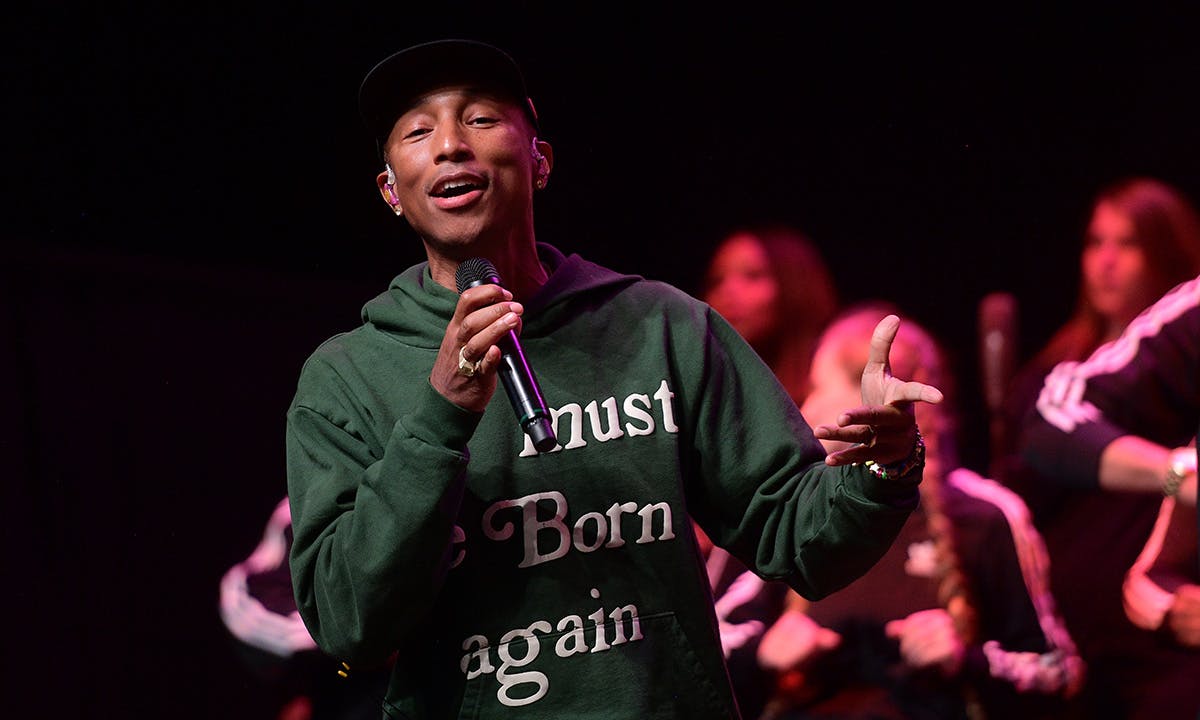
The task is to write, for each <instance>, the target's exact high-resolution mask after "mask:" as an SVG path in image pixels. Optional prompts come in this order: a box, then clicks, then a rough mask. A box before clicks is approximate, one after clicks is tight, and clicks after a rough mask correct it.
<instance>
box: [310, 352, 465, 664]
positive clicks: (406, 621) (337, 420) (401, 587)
mask: <svg viewBox="0 0 1200 720" xmlns="http://www.w3.org/2000/svg"><path fill="white" fill-rule="evenodd" d="M340 387H342V385H341V384H340V383H339V382H338V378H337V375H336V373H335V372H334V371H333V370H332V369H331V368H330V367H329V366H328V365H326V364H324V363H322V362H320V361H310V362H309V364H308V365H307V366H306V368H305V371H304V372H303V373H302V375H301V380H300V384H299V390H298V393H297V397H296V400H295V401H293V404H292V407H291V408H290V410H289V412H288V416H287V443H286V447H287V472H288V494H289V498H290V501H291V509H292V522H293V528H294V533H295V539H294V544H293V546H292V550H291V570H292V580H293V584H294V586H295V594H296V604H297V606H298V608H299V610H300V614H301V616H302V617H303V619H304V622H305V624H306V625H307V627H308V629H309V631H310V632H311V633H312V636H313V638H314V639H315V640H316V642H317V644H318V645H319V646H320V647H321V648H322V649H323V650H325V651H326V652H328V653H329V654H331V655H333V656H334V657H337V658H339V659H344V660H346V661H349V662H359V663H364V664H376V663H380V662H383V661H385V660H386V659H387V657H388V654H389V653H390V652H392V651H393V650H394V649H395V648H396V647H397V646H398V644H399V642H400V639H401V638H402V637H404V636H405V635H406V634H408V633H409V632H411V631H412V630H413V628H414V627H415V626H416V624H418V623H420V622H421V619H422V618H427V617H428V615H429V609H430V607H431V605H432V603H433V599H434V598H435V597H436V596H437V593H438V591H439V589H440V588H441V586H442V584H443V582H444V580H445V577H446V573H447V571H448V570H449V568H450V566H451V563H452V559H453V558H452V553H453V551H454V543H455V537H456V531H457V530H456V527H455V523H454V519H455V517H456V516H457V511H458V507H459V504H460V502H461V500H462V495H463V489H464V486H465V474H466V465H467V459H468V458H467V440H468V439H469V438H470V436H471V434H472V433H473V432H474V429H475V427H476V425H477V424H478V422H479V417H480V416H479V415H477V414H474V413H470V412H468V411H465V410H463V409H461V408H458V407H457V406H455V405H453V404H452V403H450V402H448V401H446V400H445V399H444V398H442V397H441V396H440V395H438V394H437V392H436V391H434V389H433V388H432V387H431V386H429V384H428V383H424V384H423V386H422V387H421V388H420V389H419V390H418V391H417V392H416V393H414V397H412V398H411V402H410V403H409V404H408V407H407V408H406V411H405V412H404V413H402V414H401V415H400V416H399V417H398V419H397V420H396V422H395V424H394V426H393V428H392V431H391V435H390V436H389V437H387V438H386V440H385V443H384V445H383V447H382V448H378V447H373V445H372V443H371V442H369V441H368V440H367V439H366V433H365V432H363V430H362V428H363V427H365V425H366V424H367V421H366V420H365V419H363V418H360V417H358V415H357V413H358V412H361V411H356V410H354V408H355V405H354V404H353V403H352V402H351V401H350V400H349V399H348V398H344V397H342V398H339V395H338V392H339V391H338V388H340ZM331 388H332V390H331ZM397 577H405V578H410V579H411V580H410V581H408V582H404V583H396V582H395V578H397Z"/></svg>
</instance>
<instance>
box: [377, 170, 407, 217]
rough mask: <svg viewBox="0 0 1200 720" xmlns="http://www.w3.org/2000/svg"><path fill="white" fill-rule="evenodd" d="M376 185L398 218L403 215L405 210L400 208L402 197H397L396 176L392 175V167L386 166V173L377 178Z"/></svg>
mask: <svg viewBox="0 0 1200 720" xmlns="http://www.w3.org/2000/svg"><path fill="white" fill-rule="evenodd" d="M375 185H376V186H378V187H379V194H380V195H381V196H382V197H383V201H384V202H385V203H387V204H388V207H390V208H391V209H392V212H394V213H396V215H397V216H399V215H403V214H404V209H403V208H401V207H400V197H399V196H398V195H396V188H395V185H396V176H395V174H393V173H392V168H391V166H385V169H384V171H383V172H381V173H379V174H378V175H376V176H375Z"/></svg>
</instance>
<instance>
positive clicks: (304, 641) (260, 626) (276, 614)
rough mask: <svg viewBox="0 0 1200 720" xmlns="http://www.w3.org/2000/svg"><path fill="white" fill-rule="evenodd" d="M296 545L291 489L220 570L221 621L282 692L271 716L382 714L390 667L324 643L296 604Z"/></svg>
mask: <svg viewBox="0 0 1200 720" xmlns="http://www.w3.org/2000/svg"><path fill="white" fill-rule="evenodd" d="M291 546H292V515H291V511H290V509H289V507H288V501H287V498H286V497H285V498H283V499H282V500H280V501H279V504H277V505H276V506H275V509H274V511H273V512H272V513H271V516H270V517H269V518H268V519H267V525H266V527H265V528H264V529H263V535H262V539H261V540H260V541H259V544H258V546H257V547H255V548H254V551H253V552H252V553H250V555H248V556H247V557H246V558H245V559H244V560H242V561H241V562H238V563H236V564H234V565H233V567H231V568H229V569H228V570H227V571H225V574H224V575H223V576H222V577H221V584H220V594H219V601H218V609H219V612H220V615H221V622H222V623H224V625H225V628H226V630H228V631H229V635H230V639H231V641H232V642H233V643H234V649H235V650H236V651H237V655H238V657H239V659H240V660H241V661H242V663H243V664H244V665H245V667H246V668H247V669H248V670H249V671H250V672H251V673H252V675H253V676H254V677H255V678H256V679H257V680H258V681H259V682H260V683H262V688H263V692H264V693H270V694H272V695H274V696H275V697H276V698H277V703H278V706H279V709H278V712H277V713H276V714H275V715H274V716H273V718H271V719H268V718H264V720H378V718H379V715H380V711H379V708H380V705H381V703H382V701H383V693H384V690H385V689H386V683H387V679H388V673H387V672H386V668H355V669H354V670H353V671H350V669H349V668H348V667H346V666H344V665H342V664H341V663H339V662H337V661H335V660H334V659H333V658H331V657H329V656H328V655H326V654H325V653H324V652H322V651H321V650H320V649H319V648H318V647H317V644H316V643H315V642H314V641H313V639H312V636H311V635H309V633H308V630H307V628H305V626H304V621H303V620H301V619H300V613H299V612H297V610H296V599H295V595H294V593H293V590H292V576H291V573H290V572H289V569H288V551H289V550H290V548H291Z"/></svg>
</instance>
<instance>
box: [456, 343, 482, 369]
mask: <svg viewBox="0 0 1200 720" xmlns="http://www.w3.org/2000/svg"><path fill="white" fill-rule="evenodd" d="M466 349H467V346H466V345H463V346H462V347H460V348H459V349H458V374H459V375H462V376H463V377H471V376H472V375H474V374H475V373H477V372H479V370H480V367H479V366H480V364H482V363H483V360H476V361H475V362H469V361H468V360H467V356H466V355H464V354H463V353H464V352H466Z"/></svg>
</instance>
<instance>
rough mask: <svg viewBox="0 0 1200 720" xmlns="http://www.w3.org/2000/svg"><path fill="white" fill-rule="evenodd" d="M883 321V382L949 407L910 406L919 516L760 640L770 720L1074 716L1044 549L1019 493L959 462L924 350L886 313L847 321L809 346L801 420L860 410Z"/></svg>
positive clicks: (938, 377) (1074, 670) (944, 375)
mask: <svg viewBox="0 0 1200 720" xmlns="http://www.w3.org/2000/svg"><path fill="white" fill-rule="evenodd" d="M889 313H895V314H897V315H900V317H901V318H902V322H901V324H900V330H899V333H898V334H897V336H896V340H895V343H894V344H893V345H892V354H891V365H892V369H893V371H894V372H895V373H896V375H898V376H900V377H912V378H914V379H919V380H920V381H921V382H925V383H931V384H933V385H935V386H936V387H939V388H941V389H942V391H943V394H944V396H945V400H943V402H942V403H940V404H938V405H930V406H928V407H918V408H916V413H917V422H918V426H919V427H920V428H921V432H922V434H923V435H924V437H925V442H926V446H927V448H928V450H927V455H926V464H925V473H924V480H923V481H922V483H921V507H920V508H918V510H917V512H915V513H913V515H912V516H911V517H910V518H909V520H908V522H907V523H906V525H905V527H904V529H903V530H901V533H900V536H899V537H898V538H897V540H896V542H895V543H894V544H893V546H892V548H891V549H890V550H889V551H888V553H887V554H886V555H885V556H884V557H883V558H882V559H881V560H880V561H879V562H878V563H877V564H876V566H875V567H874V568H872V569H871V570H870V571H868V572H867V574H866V575H864V576H863V577H862V578H860V579H858V580H856V581H855V582H853V583H851V584H850V585H849V586H848V587H846V588H844V589H843V590H840V591H838V592H836V593H833V594H832V595H830V596H828V597H826V598H824V599H821V600H818V601H813V602H807V601H803V600H799V601H798V602H795V601H793V602H792V603H791V606H790V607H789V609H788V610H787V612H785V613H784V615H783V616H782V617H781V618H780V620H779V621H778V622H777V623H776V624H775V625H773V626H772V627H771V628H770V629H769V630H768V632H767V634H766V636H765V637H764V639H763V641H762V643H761V645H760V647H759V659H760V661H761V662H762V664H763V665H764V666H765V667H768V668H771V669H773V670H775V671H778V672H779V673H780V693H779V695H778V696H777V697H776V698H775V700H774V701H773V702H772V703H771V706H770V707H769V708H768V712H767V714H766V715H765V716H764V717H774V718H788V719H789V720H800V719H805V720H807V719H809V718H983V717H987V718H1037V717H1044V718H1062V717H1069V716H1070V705H1069V700H1068V699H1069V698H1070V697H1072V696H1073V695H1074V693H1075V692H1076V691H1077V690H1078V688H1079V687H1080V685H1081V683H1082V680H1083V678H1084V674H1085V668H1084V666H1083V663H1082V662H1081V660H1080V658H1079V657H1078V655H1077V653H1076V651H1075V646H1074V643H1073V641H1072V639H1071V637H1070V635H1069V633H1068V632H1067V630H1066V628H1065V625H1064V623H1063V622H1062V621H1061V619H1060V617H1059V615H1058V613H1057V609H1056V604H1055V601H1054V598H1053V597H1052V595H1051V594H1050V591H1049V586H1048V578H1047V577H1046V574H1045V562H1046V559H1045V549H1044V547H1043V544H1042V540H1041V538H1040V537H1039V535H1038V534H1037V531H1036V530H1035V529H1034V527H1033V525H1032V523H1031V520H1030V517H1029V513H1028V510H1027V508H1026V507H1025V505H1024V504H1023V503H1022V502H1021V500H1020V498H1019V497H1018V496H1017V495H1016V494H1015V493H1013V492H1011V491H1009V490H1007V489H1006V488H1004V487H1003V486H1001V485H1000V484H999V483H996V482H994V481H992V480H988V479H985V478H983V477H980V476H979V475H977V474H976V473H974V472H972V471H970V470H967V469H965V468H960V467H959V466H958V462H957V457H958V452H957V447H956V428H957V418H956V413H955V410H954V405H953V403H954V402H955V387H954V385H955V380H954V377H953V376H952V374H951V372H950V368H949V367H948V366H947V360H946V357H945V355H944V354H943V352H942V350H941V348H940V347H939V345H938V343H937V342H936V341H935V340H934V338H933V337H932V336H931V335H930V334H929V333H928V332H927V331H925V330H924V329H923V328H921V327H920V326H919V325H918V324H917V323H915V322H914V321H913V320H912V319H911V318H906V317H904V315H903V314H901V313H899V312H898V310H897V309H896V308H894V307H892V306H890V305H888V304H885V303H861V304H858V305H855V306H852V307H850V308H848V309H846V310H845V311H844V312H843V313H842V314H840V315H839V316H837V318H836V319H834V320H833V321H832V323H831V324H830V325H829V326H828V328H827V329H826V330H825V332H824V333H823V334H822V336H821V340H820V344H819V345H818V346H817V350H816V354H815V356H814V358H813V363H812V390H811V392H810V394H809V395H808V398H807V400H806V402H805V403H804V406H803V411H804V415H805V417H806V418H807V419H808V421H809V422H810V423H814V424H817V423H831V422H835V421H836V419H837V415H838V414H839V413H840V412H842V408H844V407H849V406H852V405H853V404H854V403H855V402H857V401H858V400H857V398H858V394H859V388H858V383H859V378H860V377H861V375H862V372H863V368H864V366H865V364H866V359H867V356H866V352H865V349H864V348H865V344H864V343H865V341H866V340H868V339H869V338H870V337H871V332H872V329H873V328H874V326H875V324H876V323H877V322H878V321H879V319H880V318H881V317H883V316H885V315H887V314H889ZM845 403H850V405H846V404H845ZM834 445H835V443H829V444H828V446H827V449H829V450H836V449H838V448H836V447H834ZM793 597H794V596H793Z"/></svg>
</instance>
